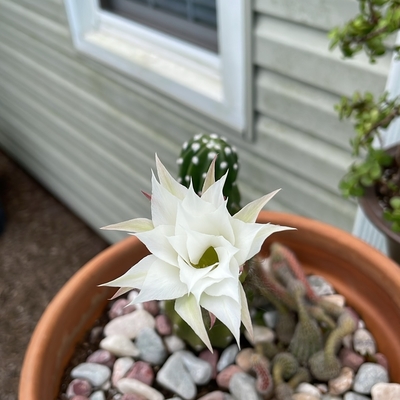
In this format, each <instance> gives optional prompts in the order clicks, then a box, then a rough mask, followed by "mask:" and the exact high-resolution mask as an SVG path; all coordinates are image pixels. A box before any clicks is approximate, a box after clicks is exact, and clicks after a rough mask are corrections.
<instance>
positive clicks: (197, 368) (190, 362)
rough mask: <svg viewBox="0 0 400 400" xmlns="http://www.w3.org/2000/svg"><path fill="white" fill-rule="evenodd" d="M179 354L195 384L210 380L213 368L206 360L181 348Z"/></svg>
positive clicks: (203, 383) (205, 382)
mask: <svg viewBox="0 0 400 400" xmlns="http://www.w3.org/2000/svg"><path fill="white" fill-rule="evenodd" d="M179 354H180V356H181V357H182V361H183V365H184V366H185V367H186V369H187V370H188V371H189V373H190V375H191V376H192V379H193V381H194V383H195V384H196V385H205V384H207V383H208V382H210V380H211V376H212V372H213V370H212V366H211V365H210V364H209V363H208V362H207V361H204V360H202V359H200V358H198V357H196V356H195V355H194V354H193V353H192V352H190V351H187V350H182V351H180V352H179Z"/></svg>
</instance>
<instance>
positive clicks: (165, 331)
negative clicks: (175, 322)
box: [156, 314, 172, 336]
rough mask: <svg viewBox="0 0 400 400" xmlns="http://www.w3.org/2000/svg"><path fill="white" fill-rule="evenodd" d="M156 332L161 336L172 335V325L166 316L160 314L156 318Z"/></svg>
mask: <svg viewBox="0 0 400 400" xmlns="http://www.w3.org/2000/svg"><path fill="white" fill-rule="evenodd" d="M156 330H157V332H158V333H159V334H160V335H161V336H169V335H171V334H172V324H171V321H170V320H169V318H168V317H167V316H166V315H164V314H160V315H157V316H156Z"/></svg>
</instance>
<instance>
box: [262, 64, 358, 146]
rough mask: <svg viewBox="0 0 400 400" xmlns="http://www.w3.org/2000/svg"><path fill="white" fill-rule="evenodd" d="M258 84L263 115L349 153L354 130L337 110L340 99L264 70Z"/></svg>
mask: <svg viewBox="0 0 400 400" xmlns="http://www.w3.org/2000/svg"><path fill="white" fill-rule="evenodd" d="M255 85H256V96H255V98H256V102H255V103H256V105H255V107H256V110H257V111H258V112H259V113H261V114H263V115H266V116H268V117H271V118H273V119H276V120H277V121H280V122H283V123H285V124H287V125H289V126H291V127H292V128H295V129H299V130H301V131H303V132H307V133H310V134H312V135H314V136H315V137H317V138H319V139H321V140H324V141H326V142H327V143H330V144H332V145H334V146H337V147H340V148H342V149H344V150H345V151H347V152H349V139H350V138H351V137H352V136H353V133H354V130H353V126H352V124H351V123H350V122H349V121H340V120H339V117H338V114H337V113H336V111H335V110H334V105H335V104H337V103H339V101H340V97H339V96H337V95H335V94H331V93H329V92H327V91H325V90H321V89H317V88H315V87H313V86H311V85H307V84H305V83H302V82H299V81H296V80H294V79H291V78H288V77H287V76H284V75H280V74H277V73H274V72H271V71H268V70H264V69H259V70H258V72H257V74H256V76H255Z"/></svg>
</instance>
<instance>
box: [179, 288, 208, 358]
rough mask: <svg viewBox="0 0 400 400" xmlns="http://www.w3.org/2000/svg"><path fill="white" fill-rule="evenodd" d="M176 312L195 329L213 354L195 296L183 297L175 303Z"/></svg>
mask: <svg viewBox="0 0 400 400" xmlns="http://www.w3.org/2000/svg"><path fill="white" fill-rule="evenodd" d="M175 311H176V312H177V313H178V314H179V315H180V316H181V318H182V319H183V320H184V321H185V322H186V323H187V324H188V325H189V326H190V327H191V328H192V329H193V331H194V332H195V333H196V335H197V336H198V337H199V338H200V339H201V340H202V341H203V342H204V344H205V345H206V346H207V348H208V350H210V351H211V353H212V352H213V348H212V346H211V343H210V339H209V337H208V334H207V331H206V328H205V326H204V321H203V316H202V315H201V309H200V306H199V305H198V304H197V301H196V299H195V297H194V296H193V295H191V294H190V295H188V296H183V297H181V298H179V299H177V300H176V301H175Z"/></svg>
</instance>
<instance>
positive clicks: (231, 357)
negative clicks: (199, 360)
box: [217, 344, 239, 372]
mask: <svg viewBox="0 0 400 400" xmlns="http://www.w3.org/2000/svg"><path fill="white" fill-rule="evenodd" d="M238 353H239V348H238V347H237V345H236V344H231V345H230V346H228V347H227V348H226V349H225V350H224V351H223V352H222V353H221V357H220V358H219V360H218V363H217V371H218V372H220V371H222V370H223V369H225V368H226V367H227V366H228V365H231V364H233V363H234V362H235V358H236V356H237V354H238Z"/></svg>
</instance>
